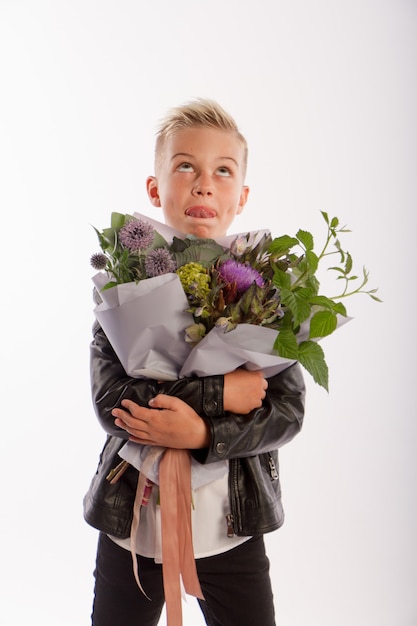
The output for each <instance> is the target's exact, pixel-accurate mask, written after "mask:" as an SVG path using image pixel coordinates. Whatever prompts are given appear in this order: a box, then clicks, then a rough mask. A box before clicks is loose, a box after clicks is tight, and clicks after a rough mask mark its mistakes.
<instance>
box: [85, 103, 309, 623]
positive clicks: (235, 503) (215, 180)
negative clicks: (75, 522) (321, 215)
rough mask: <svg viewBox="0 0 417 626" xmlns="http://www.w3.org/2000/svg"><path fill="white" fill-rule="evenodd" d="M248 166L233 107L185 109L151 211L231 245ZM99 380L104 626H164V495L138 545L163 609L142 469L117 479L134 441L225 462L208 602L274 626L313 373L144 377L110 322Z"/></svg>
mask: <svg viewBox="0 0 417 626" xmlns="http://www.w3.org/2000/svg"><path fill="white" fill-rule="evenodd" d="M246 161H247V146H246V141H245V139H244V138H243V136H242V135H241V134H240V133H239V131H238V128H237V126H236V124H235V122H234V120H233V119H232V118H231V117H230V116H229V115H228V114H227V113H226V112H225V111H224V110H223V109H222V108H221V107H219V106H218V105H217V104H216V103H214V102H212V101H208V100H197V101H195V102H191V103H189V104H186V105H184V106H180V107H178V108H176V109H173V110H172V111H171V112H170V114H169V116H168V117H167V118H166V119H165V120H164V121H163V122H162V124H161V126H160V129H159V133H158V135H157V142H156V150H155V176H150V177H149V178H148V179H147V182H146V184H147V190H148V195H149V198H150V201H151V203H152V205H153V206H155V207H161V208H162V211H163V214H164V218H165V221H166V223H167V224H168V225H169V226H172V227H174V228H176V229H177V230H180V231H181V232H183V233H187V234H192V235H195V236H197V237H210V238H213V239H215V238H216V237H220V236H223V235H225V234H226V231H227V229H228V228H229V226H230V225H231V223H232V221H233V218H234V217H235V215H237V214H239V213H241V211H242V210H243V208H244V206H245V204H246V201H247V197H248V193H249V189H248V187H247V186H245V184H244V180H245V173H246ZM219 357H220V358H221V355H219ZM91 380H92V393H93V400H94V404H95V408H96V413H97V416H98V419H99V421H100V423H101V424H102V426H103V427H104V429H105V430H106V432H107V433H108V437H107V440H106V443H105V446H104V449H103V452H102V454H101V457H100V463H99V466H98V469H97V472H96V475H95V476H94V478H93V480H92V483H91V486H90V489H89V491H88V493H87V495H86V497H85V499H84V510H85V518H86V520H87V522H88V523H90V524H91V525H93V526H94V527H96V528H98V529H99V530H100V531H101V532H100V538H99V545H98V551H97V564H96V570H95V578H96V584H95V599H94V608H93V616H92V624H93V626H117V625H118V624H120V625H123V626H130V625H132V626H133V625H135V626H156V624H158V621H159V617H160V613H161V610H162V607H163V604H164V591H163V584H162V572H161V564H160V558H161V557H160V546H159V530H158V524H159V522H158V515H157V509H158V507H157V497H158V490H157V489H153V490H152V494H151V499H150V502H149V504H148V506H146V507H142V511H143V514H142V513H141V521H140V528H139V532H138V536H137V542H136V552H137V554H138V562H139V572H140V580H141V583H142V584H143V587H144V590H145V592H146V594H147V595H148V596H149V597H150V598H151V601H149V600H148V599H147V598H146V597H145V595H144V594H142V593H141V591H140V590H139V588H138V587H137V584H136V581H135V579H134V576H133V571H132V561H131V555H130V551H129V550H130V543H129V534H130V527H131V522H132V510H133V502H134V498H135V491H136V485H137V481H138V472H137V470H135V469H134V468H133V467H131V466H129V468H128V470H127V471H126V472H125V473H124V474H123V476H122V477H121V478H120V480H119V481H118V482H116V483H115V484H113V485H111V484H110V483H109V482H107V481H106V476H107V474H108V472H109V471H110V470H111V469H112V468H114V467H115V466H116V465H117V464H118V462H119V461H120V458H119V457H118V455H117V453H118V451H119V450H120V448H121V447H122V446H123V445H124V444H125V442H126V440H127V439H130V440H132V441H136V442H138V443H141V444H150V445H155V446H163V447H169V448H179V449H187V450H190V451H191V454H192V456H193V457H194V458H195V459H196V460H197V461H198V462H200V463H204V464H209V463H213V462H214V461H219V460H224V461H225V467H226V468H227V471H226V472H225V474H224V476H223V477H221V478H218V479H217V480H214V481H213V482H211V483H209V484H208V485H205V486H204V487H201V488H200V489H198V490H195V492H194V493H193V501H194V505H195V510H194V511H193V543H194V555H195V558H196V566H197V573H198V577H199V581H200V585H201V589H202V591H203V594H204V600H199V604H200V607H201V610H202V612H203V614H204V617H205V620H206V623H207V624H209V625H210V626H237V625H239V626H253V625H254V624H260V625H262V626H274V625H275V618H274V606H273V597H272V590H271V583H270V578H269V561H268V558H267V557H266V554H265V548H264V541H263V534H264V533H265V532H270V531H272V530H275V529H277V528H278V527H279V526H281V524H282V523H283V510H282V505H281V498H280V484H279V476H278V453H277V448H278V447H279V446H281V445H283V444H284V443H286V442H287V441H289V440H290V439H292V437H293V436H294V435H296V434H297V433H298V432H299V430H300V428H301V425H302V420H303V414H304V383H303V378H302V374H301V370H300V367H299V365H298V364H295V365H292V366H291V367H289V368H288V369H286V370H285V371H284V372H282V373H280V374H278V375H276V376H274V377H272V378H270V379H269V380H268V382H267V381H266V380H265V378H264V377H263V375H262V373H261V372H249V371H246V370H244V369H238V370H236V371H234V372H231V373H229V374H226V375H225V376H208V377H204V378H188V379H181V380H178V381H175V382H164V383H160V382H158V381H156V380H141V379H132V378H129V377H128V376H127V375H126V373H125V371H124V369H123V367H122V366H121V364H120V362H119V361H118V359H117V357H116V355H115V353H114V351H113V349H112V347H111V345H110V344H109V342H108V340H107V338H106V336H105V335H104V333H103V331H102V330H101V328H100V327H99V326H98V325H96V326H95V329H94V340H93V342H92V345H91ZM149 407H150V408H149Z"/></svg>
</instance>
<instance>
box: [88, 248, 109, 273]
mask: <svg viewBox="0 0 417 626" xmlns="http://www.w3.org/2000/svg"><path fill="white" fill-rule="evenodd" d="M90 265H91V266H92V267H93V268H94V269H95V270H104V268H105V267H106V265H107V257H106V255H105V254H103V253H102V252H95V253H94V254H92V255H91V257H90Z"/></svg>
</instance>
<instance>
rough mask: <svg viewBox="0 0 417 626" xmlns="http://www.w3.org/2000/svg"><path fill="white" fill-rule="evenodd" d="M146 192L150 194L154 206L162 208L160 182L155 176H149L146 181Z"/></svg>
mask: <svg viewBox="0 0 417 626" xmlns="http://www.w3.org/2000/svg"><path fill="white" fill-rule="evenodd" d="M146 190H147V192H148V196H149V200H150V201H151V204H152V205H153V206H157V207H160V206H161V201H160V199H159V194H158V181H157V180H156V178H155V176H148V178H147V179H146Z"/></svg>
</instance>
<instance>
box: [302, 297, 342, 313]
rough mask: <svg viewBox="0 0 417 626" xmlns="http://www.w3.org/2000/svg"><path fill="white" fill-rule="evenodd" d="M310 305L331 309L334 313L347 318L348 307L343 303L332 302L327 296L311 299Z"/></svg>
mask: <svg viewBox="0 0 417 626" xmlns="http://www.w3.org/2000/svg"><path fill="white" fill-rule="evenodd" d="M310 304H313V305H316V306H321V307H324V308H325V309H329V310H330V311H333V312H334V313H339V314H340V315H344V316H346V307H345V305H344V304H342V303H341V302H335V301H334V300H331V299H330V298H328V297H327V296H315V297H314V298H310Z"/></svg>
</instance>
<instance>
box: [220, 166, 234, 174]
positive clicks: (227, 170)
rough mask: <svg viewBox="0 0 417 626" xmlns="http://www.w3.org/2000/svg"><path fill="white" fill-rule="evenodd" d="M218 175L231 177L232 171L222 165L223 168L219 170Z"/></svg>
mask: <svg viewBox="0 0 417 626" xmlns="http://www.w3.org/2000/svg"><path fill="white" fill-rule="evenodd" d="M217 173H218V174H219V175H220V176H231V174H232V173H231V171H230V169H229V168H228V167H226V166H225V165H222V166H221V167H218V168H217Z"/></svg>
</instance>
